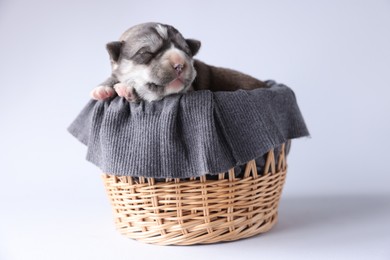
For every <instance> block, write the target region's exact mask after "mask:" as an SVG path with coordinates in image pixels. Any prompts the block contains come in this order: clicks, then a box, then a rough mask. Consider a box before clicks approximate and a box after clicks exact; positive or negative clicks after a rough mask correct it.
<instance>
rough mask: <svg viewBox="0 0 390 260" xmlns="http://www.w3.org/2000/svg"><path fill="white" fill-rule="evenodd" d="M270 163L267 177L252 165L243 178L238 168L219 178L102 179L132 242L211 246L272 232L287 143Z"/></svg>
mask: <svg viewBox="0 0 390 260" xmlns="http://www.w3.org/2000/svg"><path fill="white" fill-rule="evenodd" d="M266 158H267V159H266V163H265V166H264V171H263V172H262V173H258V172H257V167H256V162H255V160H251V161H249V162H248V163H247V164H246V165H245V168H244V169H245V171H244V174H243V176H242V178H237V177H236V176H235V174H234V169H233V168H232V169H230V170H229V171H228V172H227V173H221V174H219V175H218V178H217V179H208V178H207V176H206V175H205V176H201V177H196V178H190V179H188V180H187V179H186V180H183V179H165V180H156V179H154V178H144V177H129V176H114V175H107V174H103V180H104V183H105V187H106V191H107V194H108V197H109V199H110V201H111V204H112V207H113V211H114V217H115V224H116V227H117V229H118V230H119V232H120V233H121V234H123V235H125V236H127V237H129V238H133V239H136V240H140V241H142V242H145V243H150V244H158V245H193V244H210V243H217V242H222V241H233V240H238V239H242V238H247V237H251V236H254V235H257V234H260V233H264V232H267V231H268V230H270V229H271V228H272V227H273V226H274V225H275V223H276V222H277V219H278V206H279V200H280V197H281V193H282V189H283V185H284V182H285V178H286V171H287V164H286V153H285V144H283V145H282V149H281V152H280V154H279V155H278V156H275V155H274V150H270V151H269V152H268V154H267V155H266ZM275 158H277V161H276V159H275Z"/></svg>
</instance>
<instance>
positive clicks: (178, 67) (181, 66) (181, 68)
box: [173, 63, 184, 74]
mask: <svg viewBox="0 0 390 260" xmlns="http://www.w3.org/2000/svg"><path fill="white" fill-rule="evenodd" d="M173 68H174V69H175V70H176V72H177V73H178V74H180V73H182V72H183V69H184V65H183V64H180V63H178V64H175V65H173Z"/></svg>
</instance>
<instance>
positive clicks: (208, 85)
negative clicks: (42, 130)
mask: <svg viewBox="0 0 390 260" xmlns="http://www.w3.org/2000/svg"><path fill="white" fill-rule="evenodd" d="M200 45H201V44H200V42H199V41H197V40H193V39H185V38H184V37H183V36H182V35H181V34H180V32H179V31H177V30H176V29H175V28H174V27H172V26H170V25H164V24H159V23H146V24H140V25H136V26H134V27H132V28H130V29H128V30H127V31H126V32H125V33H124V34H123V35H122V36H121V37H120V39H119V41H116V42H111V43H108V44H107V50H108V52H109V54H110V59H111V67H112V75H111V76H110V77H109V78H108V79H107V80H106V81H104V82H103V83H102V84H100V86H99V87H97V88H95V89H94V90H93V91H92V93H91V95H92V97H93V98H94V99H96V100H104V99H107V98H110V97H112V96H114V95H115V94H116V93H117V94H118V95H119V96H121V97H125V98H126V99H127V100H129V101H132V102H137V101H140V100H146V101H155V100H160V99H162V98H164V97H165V96H167V95H171V94H175V93H184V92H187V91H191V90H205V89H208V90H211V91H234V90H237V89H255V88H261V87H265V83H264V82H262V81H260V80H257V79H255V78H253V77H251V76H248V75H245V74H243V73H240V72H238V71H234V70H230V69H224V68H219V67H214V66H209V65H207V64H205V63H203V62H201V61H198V60H195V59H193V56H194V55H196V53H197V52H198V51H199V48H200Z"/></svg>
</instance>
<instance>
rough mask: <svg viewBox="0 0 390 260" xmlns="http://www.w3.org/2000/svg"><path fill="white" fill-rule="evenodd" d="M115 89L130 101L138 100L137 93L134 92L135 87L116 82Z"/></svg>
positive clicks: (119, 94)
mask: <svg viewBox="0 0 390 260" xmlns="http://www.w3.org/2000/svg"><path fill="white" fill-rule="evenodd" d="M114 89H115V91H116V93H117V94H118V96H120V97H124V98H126V99H127V100H128V101H130V102H133V101H136V99H137V98H136V95H135V94H134V88H133V87H130V86H128V85H126V84H123V83H118V84H115V86H114Z"/></svg>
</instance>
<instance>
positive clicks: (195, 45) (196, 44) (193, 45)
mask: <svg viewBox="0 0 390 260" xmlns="http://www.w3.org/2000/svg"><path fill="white" fill-rule="evenodd" d="M186 42H187V44H188V47H190V50H191V53H192V56H195V55H196V54H197V53H198V51H199V49H200V45H201V44H200V41H198V40H194V39H187V40H186Z"/></svg>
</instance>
